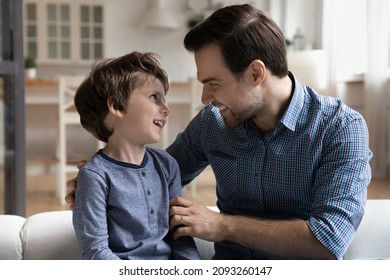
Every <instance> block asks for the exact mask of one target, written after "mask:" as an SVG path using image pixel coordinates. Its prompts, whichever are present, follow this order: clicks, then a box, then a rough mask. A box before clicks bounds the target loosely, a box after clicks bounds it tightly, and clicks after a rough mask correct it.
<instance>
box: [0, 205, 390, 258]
mask: <svg viewBox="0 0 390 280" xmlns="http://www.w3.org/2000/svg"><path fill="white" fill-rule="evenodd" d="M195 242H196V244H197V246H198V249H199V252H200V254H201V257H202V259H210V258H211V257H212V255H213V253H214V247H213V243H212V242H208V241H204V240H200V239H197V238H195ZM389 258H390V200H368V202H367V209H366V215H365V216H364V218H363V221H362V223H361V226H360V228H359V230H358V232H357V234H356V237H355V239H354V241H353V242H352V244H351V246H350V248H349V249H348V251H347V253H346V254H345V256H344V259H389ZM0 259H2V260H7V259H8V260H22V259H24V260H70V259H71V260H75V259H80V255H79V250H78V247H77V241H76V236H75V234H74V230H73V225H72V213H71V211H53V212H44V213H39V214H35V215H32V216H31V217H28V218H24V217H20V216H14V215H0Z"/></svg>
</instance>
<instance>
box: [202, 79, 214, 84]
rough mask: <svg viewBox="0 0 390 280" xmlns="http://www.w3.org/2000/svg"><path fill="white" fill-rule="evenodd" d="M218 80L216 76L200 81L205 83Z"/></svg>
mask: <svg viewBox="0 0 390 280" xmlns="http://www.w3.org/2000/svg"><path fill="white" fill-rule="evenodd" d="M216 81H218V80H217V79H216V78H207V79H204V80H202V81H200V82H201V83H202V84H206V83H209V82H216Z"/></svg>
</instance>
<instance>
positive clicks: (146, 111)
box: [114, 76, 170, 145]
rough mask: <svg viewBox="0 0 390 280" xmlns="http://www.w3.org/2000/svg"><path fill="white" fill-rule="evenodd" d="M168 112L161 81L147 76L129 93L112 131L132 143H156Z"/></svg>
mask: <svg viewBox="0 0 390 280" xmlns="http://www.w3.org/2000/svg"><path fill="white" fill-rule="evenodd" d="M169 112H170V110H169V108H168V106H167V105H166V103H165V91H164V87H163V85H162V83H161V82H160V80H158V79H156V78H155V77H153V76H148V78H147V81H146V82H145V83H144V84H143V85H142V86H140V87H138V88H136V89H134V91H133V92H132V93H131V95H130V98H129V100H128V103H127V110H126V112H125V113H123V117H122V118H121V119H120V121H119V122H118V123H117V125H116V126H115V129H114V133H118V134H121V135H120V136H121V137H124V139H126V140H127V141H130V143H132V144H134V145H146V144H151V143H156V142H158V141H159V140H160V135H161V130H162V129H163V127H164V125H165V123H166V120H167V116H168V114H169Z"/></svg>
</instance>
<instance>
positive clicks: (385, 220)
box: [344, 199, 390, 260]
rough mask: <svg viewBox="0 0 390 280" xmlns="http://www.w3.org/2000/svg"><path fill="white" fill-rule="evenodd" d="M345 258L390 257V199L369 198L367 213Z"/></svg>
mask: <svg viewBox="0 0 390 280" xmlns="http://www.w3.org/2000/svg"><path fill="white" fill-rule="evenodd" d="M344 259H346V260H347V259H390V200H389V199H369V200H367V206H366V213H365V214H364V216H363V220H362V222H361V224H360V226H359V228H358V230H357V232H356V236H355V239H354V240H353V242H352V244H351V245H350V247H349V248H348V251H347V253H346V254H345V255H344Z"/></svg>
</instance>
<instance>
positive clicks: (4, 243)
mask: <svg viewBox="0 0 390 280" xmlns="http://www.w3.org/2000/svg"><path fill="white" fill-rule="evenodd" d="M25 221H26V219H25V218H23V217H20V216H16V215H0V236H1V238H0V260H21V259H22V258H23V247H22V241H21V240H20V230H21V229H22V227H23V225H24V222H25Z"/></svg>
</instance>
